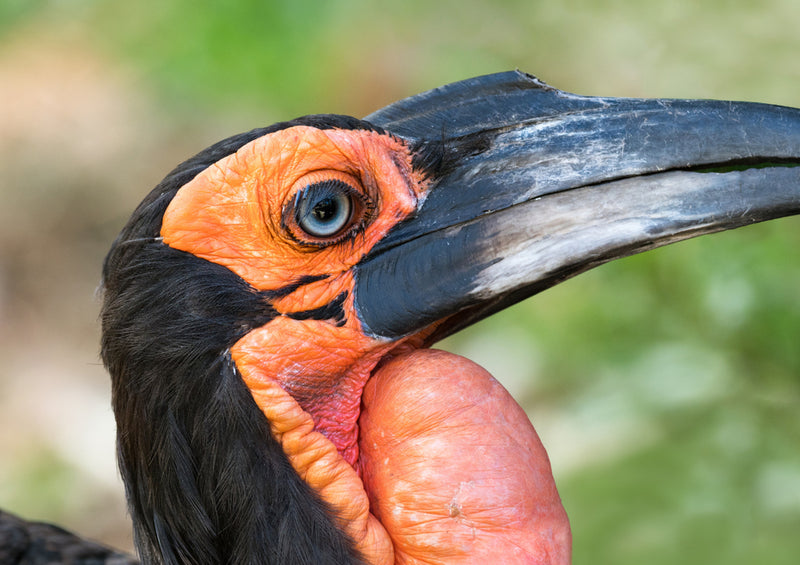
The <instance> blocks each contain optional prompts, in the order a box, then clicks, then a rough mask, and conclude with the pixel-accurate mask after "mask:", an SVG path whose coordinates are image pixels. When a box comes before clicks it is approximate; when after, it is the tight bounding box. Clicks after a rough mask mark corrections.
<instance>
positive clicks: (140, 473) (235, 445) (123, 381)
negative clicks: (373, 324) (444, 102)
mask: <svg viewBox="0 0 800 565" xmlns="http://www.w3.org/2000/svg"><path fill="white" fill-rule="evenodd" d="M292 125H310V126H313V127H318V128H345V129H368V130H372V131H380V130H379V129H378V128H374V127H372V126H371V125H370V124H367V123H366V122H361V121H359V120H356V119H355V118H350V117H346V116H331V115H320V116H307V117H305V118H300V119H298V120H295V121H293V122H284V123H281V124H276V125H274V126H270V127H268V128H261V129H257V130H253V131H251V132H248V133H244V134H241V135H238V136H234V137H231V138H229V139H226V140H224V141H221V142H219V143H217V144H215V145H213V146H212V147H210V148H208V149H206V150H205V151H203V152H201V153H200V154H198V155H197V156H195V157H193V158H191V159H189V160H188V161H186V162H184V163H183V164H181V165H180V166H178V167H177V168H176V169H175V170H173V171H172V172H171V173H170V174H169V175H167V177H166V178H165V179H164V180H163V181H162V182H161V183H160V184H159V185H158V186H157V187H156V188H155V189H154V190H153V191H152V192H151V193H150V194H149V195H148V196H147V197H146V198H145V200H144V201H143V202H142V203H141V204H140V205H139V207H138V208H137V209H136V211H135V212H134V214H133V216H132V217H131V219H130V221H129V222H128V224H127V225H126V226H125V228H124V229H123V230H122V232H121V233H120V235H119V237H118V238H117V240H116V241H115V243H114V245H113V247H112V249H111V251H110V253H109V255H108V257H107V258H106V261H105V264H104V268H103V286H104V306H103V312H102V325H103V337H102V356H103V361H104V363H105V364H106V366H107V368H108V370H109V372H110V374H111V377H112V393H113V406H114V412H115V415H116V418H117V427H118V430H117V437H118V452H119V464H120V470H121V473H122V476H123V479H124V481H125V484H126V492H127V496H128V501H129V506H130V511H131V515H132V518H133V521H134V538H135V542H136V545H137V548H138V550H139V553H140V555H141V558H142V560H143V562H144V563H146V564H156V563H164V564H178V563H192V564H195V565H202V564H209V565H211V564H223V563H237V564H238V563H242V564H244V563H254V564H272V563H276V564H278V563H280V564H294V563H297V564H301V563H302V564H307V563H315V564H316V563H319V564H325V563H331V564H343V563H358V562H360V558H359V556H358V555H357V554H356V552H355V550H354V549H353V547H352V543H351V541H350V540H349V539H348V538H347V537H346V536H345V535H344V534H343V533H342V531H341V530H340V529H339V528H338V527H337V524H336V519H335V517H333V515H332V513H331V512H330V510H329V509H328V508H327V507H326V506H325V505H324V504H323V503H322V502H321V501H320V500H319V499H318V498H317V496H316V495H315V493H314V492H313V491H312V490H311V488H310V487H308V486H307V485H306V484H305V483H304V482H303V481H302V480H301V479H300V478H299V477H298V476H297V474H296V473H295V472H294V470H293V469H292V467H291V465H290V463H289V461H288V459H287V458H286V456H285V454H284V453H283V451H282V449H281V447H280V445H279V444H278V442H277V441H276V440H275V439H274V438H273V437H272V435H271V434H270V428H269V422H268V421H267V420H266V418H265V417H264V415H263V414H262V413H261V411H260V410H259V409H258V407H257V406H256V404H255V401H254V400H253V398H252V396H251V394H250V392H249V390H248V389H247V387H246V385H245V384H244V382H243V381H242V379H241V377H240V375H239V374H238V372H237V370H236V367H235V365H234V363H233V362H232V360H231V357H230V354H229V348H230V347H231V346H232V345H233V344H234V343H236V341H238V340H239V339H240V338H241V337H242V336H244V335H245V334H247V333H248V332H249V331H251V330H253V329H255V328H258V327H260V326H263V325H264V324H266V323H268V322H269V321H270V320H271V319H273V318H274V317H275V316H276V315H277V313H276V312H275V310H274V309H273V308H272V306H271V305H270V300H271V299H274V298H275V296H280V295H281V294H284V292H282V291H281V289H278V290H277V291H272V292H259V291H257V290H255V289H253V288H252V287H251V286H250V285H248V284H247V283H246V282H245V281H244V280H242V279H241V278H240V277H238V276H237V275H236V274H234V273H233V272H232V271H230V270H228V269H227V268H225V267H222V266H220V265H217V264H215V263H211V262H209V261H206V260H203V259H200V258H198V257H196V256H194V255H191V254H189V253H185V252H182V251H178V250H175V249H172V248H170V247H168V246H167V245H165V244H164V243H163V242H162V241H161V240H160V238H159V234H160V230H161V220H162V216H163V214H164V211H165V210H166V208H167V206H168V204H169V202H170V201H171V200H172V198H173V197H174V196H175V194H176V192H177V191H178V190H179V189H180V187H181V186H183V185H184V184H186V183H187V182H188V181H189V180H191V179H192V178H194V176H196V175H197V174H198V173H199V172H201V171H202V170H204V169H205V168H207V167H208V166H210V165H211V164H213V163H215V162H216V161H218V160H220V159H222V158H223V157H225V156H227V155H229V154H231V153H233V152H235V151H237V150H238V149H239V148H240V147H242V146H243V145H244V144H246V143H248V142H250V141H252V140H254V139H256V138H258V137H260V136H262V135H266V134H267V133H270V132H273V131H277V130H279V129H282V128H285V127H289V126H292ZM313 280H318V279H317V278H316V277H303V273H298V277H297V281H298V282H297V286H300V285H302V284H307V282H311V281H313ZM330 310H331V312H330V314H331V315H336V316H338V315H339V312H338V309H337V308H336V305H331V309H330ZM325 314H326V315H327V314H328V312H325Z"/></svg>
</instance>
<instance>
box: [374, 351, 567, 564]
mask: <svg viewBox="0 0 800 565" xmlns="http://www.w3.org/2000/svg"><path fill="white" fill-rule="evenodd" d="M359 427H360V430H361V436H360V441H359V444H360V450H361V459H360V463H361V468H362V479H363V481H364V486H365V488H366V491H367V493H368V495H369V499H370V509H371V512H372V513H373V514H374V515H375V516H376V517H377V518H378V520H379V521H380V522H381V523H382V524H383V527H384V528H385V529H386V531H387V532H388V534H389V536H390V537H391V538H392V541H393V544H394V551H395V563H426V564H427V563H430V564H434V563H437V564H438V563H441V564H445V563H448V564H450V563H485V562H486V560H487V559H491V558H494V559H497V558H498V556H502V562H503V563H531V564H545V563H546V564H567V563H569V562H570V540H571V537H570V529H569V523H568V521H567V516H566V513H565V511H564V508H563V507H562V505H561V501H560V498H559V496H558V492H557V491H556V486H555V482H554V481H553V477H552V473H551V470H550V462H549V460H548V458H547V454H546V452H545V450H544V447H543V446H542V444H541V442H540V441H539V438H538V436H537V435H536V432H535V430H534V428H533V426H532V425H531V423H530V421H529V420H528V418H527V416H526V414H525V412H524V411H523V410H522V408H520V406H519V405H518V404H517V403H516V402H515V401H514V399H513V398H512V397H511V395H509V394H508V392H507V391H506V390H505V389H504V388H503V387H502V386H501V385H500V384H499V383H498V382H497V381H496V380H495V379H494V378H492V376H491V375H490V374H489V373H488V372H486V371H485V370H484V369H483V368H481V367H480V366H478V365H476V364H475V363H473V362H471V361H469V360H468V359H465V358H463V357H460V356H457V355H453V354H450V353H445V352H443V351H436V350H430V349H422V350H416V351H413V352H411V353H407V354H404V355H401V356H399V357H395V358H394V359H392V360H390V361H389V362H387V363H386V364H384V365H383V366H381V367H380V368H379V369H378V371H376V373H375V374H374V375H373V377H372V378H371V379H370V380H369V382H368V383H367V386H366V388H365V390H364V395H363V412H362V414H361V418H360V420H359Z"/></svg>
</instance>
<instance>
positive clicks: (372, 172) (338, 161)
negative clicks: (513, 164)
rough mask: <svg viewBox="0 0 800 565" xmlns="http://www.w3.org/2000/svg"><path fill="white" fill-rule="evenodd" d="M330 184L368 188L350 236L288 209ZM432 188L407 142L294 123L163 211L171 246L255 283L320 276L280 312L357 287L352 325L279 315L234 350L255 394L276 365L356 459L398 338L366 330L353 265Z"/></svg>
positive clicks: (270, 287) (280, 377) (279, 305)
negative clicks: (363, 423)
mask: <svg viewBox="0 0 800 565" xmlns="http://www.w3.org/2000/svg"><path fill="white" fill-rule="evenodd" d="M331 179H333V180H341V181H343V182H346V183H347V184H348V185H349V186H351V187H352V188H354V189H355V190H356V191H358V192H359V198H360V201H359V202H358V206H359V209H358V210H356V214H358V215H360V217H356V218H355V219H354V225H353V229H352V230H351V233H350V235H349V236H348V237H346V238H344V239H341V240H333V241H325V240H320V239H318V238H314V237H312V236H309V235H307V234H304V233H303V232H302V230H301V229H300V228H299V227H298V226H297V225H295V222H294V218H293V217H292V216H291V214H288V215H287V213H286V211H287V209H290V208H291V205H292V202H293V199H295V198H296V196H297V194H298V192H299V191H301V190H303V189H304V188H305V187H306V186H308V185H309V184H313V183H315V182H320V181H324V180H331ZM423 191H424V183H423V182H422V181H421V179H420V178H419V177H418V175H417V174H415V173H414V171H413V170H412V167H411V155H410V154H409V151H408V149H407V147H406V146H405V145H404V144H403V143H402V142H401V141H399V140H397V139H394V138H392V137H390V136H388V135H382V134H378V133H375V132H370V131H361V130H338V129H329V130H320V129H316V128H313V127H308V126H295V127H291V128H288V129H284V130H280V131H277V132H275V133H271V134H268V135H265V136H263V137H260V138H258V139H256V140H254V141H252V142H250V143H248V144H247V145H245V146H244V147H242V148H241V149H240V150H239V151H237V152H236V153H234V154H232V155H230V156H229V157H226V158H225V159H222V160H220V161H219V162H218V163H216V164H215V165H214V166H212V167H210V168H208V169H206V170H205V171H203V172H202V173H200V174H199V175H198V176H197V177H195V178H194V179H193V180H192V181H191V182H189V183H187V184H186V185H185V186H184V187H182V188H181V190H179V191H178V193H177V195H176V196H175V198H174V199H173V201H172V202H171V203H170V205H169V207H168V208H167V211H166V213H165V214H164V220H163V224H162V229H161V235H162V237H163V239H164V242H165V243H166V244H167V245H170V246H171V247H174V248H176V249H180V250H182V251H188V252H189V253H192V254H194V255H197V256H198V257H201V258H203V259H207V260H209V261H213V262H215V263H218V264H221V265H224V266H225V267H227V268H229V269H230V270H232V271H233V272H235V273H236V274H238V275H239V276H240V277H241V278H242V279H244V280H245V281H247V282H248V283H250V285H252V286H253V288H255V289H258V290H263V291H275V292H279V291H281V289H285V288H287V287H291V286H292V285H293V284H295V283H297V281H298V273H300V274H302V276H304V277H318V278H321V280H317V281H316V282H312V283H309V284H304V285H302V286H300V287H299V288H297V289H296V290H294V291H293V292H290V293H288V294H286V295H285V296H278V297H277V298H276V299H274V300H273V301H272V306H273V307H274V308H275V309H276V310H277V311H278V312H279V313H280V314H284V315H286V314H292V313H297V312H304V311H307V310H312V309H315V308H319V307H322V306H324V305H326V304H328V303H330V302H331V301H332V300H334V299H335V298H336V297H337V296H340V295H341V293H343V292H344V293H347V295H346V296H347V297H346V299H345V302H344V304H343V309H344V312H345V319H346V321H345V322H344V325H341V326H339V325H337V323H332V322H334V321H333V320H331V321H324V320H323V321H320V320H295V319H291V318H289V317H285V316H280V317H278V318H276V319H275V320H273V321H272V322H270V323H268V324H267V325H265V326H264V327H262V328H260V329H257V330H255V331H253V332H250V333H249V334H248V335H247V336H245V337H244V338H242V339H241V340H240V341H239V342H238V343H237V344H236V346H235V347H234V348H233V350H232V352H231V353H232V355H233V359H234V361H235V362H236V365H237V367H238V368H239V371H240V372H241V373H242V375H243V377H244V378H245V382H246V383H247V385H248V386H249V387H250V388H251V390H256V389H258V387H259V386H261V385H262V383H260V382H259V379H257V378H255V377H251V375H252V374H254V372H253V371H250V370H248V366H250V365H254V364H255V365H260V366H264V367H269V370H270V373H269V378H271V379H275V380H276V381H277V382H279V383H280V385H281V386H282V387H283V388H284V390H286V391H287V392H289V393H290V394H291V395H292V396H293V397H294V398H295V399H296V400H297V401H298V402H299V403H300V405H301V406H302V407H303V408H304V409H305V410H307V411H308V412H309V413H310V414H311V415H312V417H313V419H314V422H315V423H316V425H317V429H318V430H320V431H322V432H323V433H324V434H325V435H326V436H327V437H328V438H329V439H330V440H331V441H333V443H334V444H335V445H336V447H337V449H338V450H339V451H340V452H341V453H342V455H343V456H344V457H345V459H346V460H347V461H348V462H350V463H351V464H353V465H355V462H356V460H357V457H358V445H357V441H356V440H357V436H358V429H357V419H358V414H359V411H360V408H359V405H360V399H361V390H362V388H363V386H364V383H365V382H366V379H367V378H368V377H369V373H370V371H371V370H372V368H373V367H374V366H375V364H376V363H377V362H378V360H379V359H380V357H381V356H383V355H384V354H385V353H386V352H387V351H388V350H389V349H390V348H391V347H393V346H394V345H396V344H392V343H387V342H385V341H382V340H376V339H373V338H370V337H367V336H365V335H364V333H363V332H362V330H361V326H360V323H359V321H358V318H357V316H356V315H355V312H354V311H353V305H352V291H353V277H352V272H351V268H352V267H353V266H354V265H355V264H356V263H357V262H358V261H359V260H360V259H361V258H362V257H363V255H364V254H365V253H367V252H368V251H369V250H370V249H371V248H372V247H373V246H374V245H375V243H377V242H378V241H379V240H380V239H381V238H382V237H383V236H384V235H385V234H386V232H387V231H388V230H389V228H391V227H392V226H393V225H395V224H396V223H397V222H398V221H400V220H401V219H403V218H405V217H406V216H407V215H408V214H410V213H411V212H412V211H413V210H415V208H416V205H417V201H418V199H419V198H420V197H421V196H422V195H423ZM323 277H324V278H323ZM260 378H261V377H260Z"/></svg>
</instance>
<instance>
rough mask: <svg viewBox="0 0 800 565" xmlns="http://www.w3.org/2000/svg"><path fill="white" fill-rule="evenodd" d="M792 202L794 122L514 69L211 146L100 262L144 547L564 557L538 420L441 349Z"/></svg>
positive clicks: (267, 553) (168, 551)
mask: <svg viewBox="0 0 800 565" xmlns="http://www.w3.org/2000/svg"><path fill="white" fill-rule="evenodd" d="M798 212H800V110H794V109H790V108H778V107H773V106H764V105H757V104H744V103H728V102H710V101H668V100H627V99H609V98H588V97H580V96H575V95H571V94H567V93H563V92H560V91H557V90H555V89H552V88H550V87H548V86H546V85H544V84H543V83H541V82H540V81H538V80H536V79H534V78H533V77H530V76H528V75H525V74H523V73H518V72H515V73H501V74H498V75H490V76H487V77H478V78H475V79H470V80H468V81H463V82H461V83H455V84H453V85H448V86H445V87H442V88H441V89H437V90H435V91H431V92H428V93H424V94H421V95H418V96H416V97H412V98H410V99H407V100H403V101H400V102H398V103H395V104H392V105H390V106H388V107H386V108H384V109H383V110H380V111H378V112H376V113H374V114H372V115H371V116H368V117H367V118H366V119H365V120H356V119H354V118H348V117H343V116H327V115H322V116H309V117H305V118H300V119H298V120H295V121H292V122H285V123H281V124H277V125H275V126H271V127H269V128H263V129H260V130H253V131H252V132H249V133H247V134H242V135H240V136H236V137H233V138H230V139H228V140H225V141H223V142H220V143H219V144H217V145H215V146H212V147H211V148H209V149H208V150H206V151H204V152H202V153H200V154H199V155H198V156H196V157H194V158H192V159H190V160H189V161H187V162H185V163H184V164H182V165H181V166H179V167H178V168H176V169H175V170H174V171H173V172H172V173H170V174H169V175H168V176H167V177H166V178H165V179H164V181H162V183H161V184H160V185H159V186H157V187H156V188H155V189H154V190H153V191H152V192H151V194H150V195H149V196H148V197H147V198H146V199H145V201H144V202H143V203H142V205H140V207H139V208H138V209H137V210H136V212H134V215H133V217H132V218H131V220H130V221H129V223H128V225H127V226H126V227H125V228H124V229H123V231H122V233H121V234H120V236H119V238H118V239H117V241H116V242H115V244H114V246H113V248H112V250H111V252H110V254H109V256H108V258H107V260H106V264H105V269H104V300H105V303H104V308H103V359H104V362H105V363H106V365H107V367H108V369H109V372H110V373H111V377H112V383H113V397H114V398H113V403H114V410H115V414H116V417H117V422H118V443H119V459H120V468H121V470H122V474H123V478H124V480H125V482H126V489H127V494H128V499H129V503H130V508H131V514H132V518H133V520H134V523H135V532H136V542H137V546H138V548H139V551H140V553H141V556H142V559H143V560H144V561H145V562H146V563H186V562H190V563H209V564H211V563H227V562H258V563H282V564H286V563H309V562H313V563H349V562H352V563H358V562H369V563H394V562H406V561H404V560H414V559H420V560H423V559H425V558H430V559H431V561H430V562H442V563H454V562H475V561H477V560H479V559H486V558H495V559H497V558H502V559H503V562H509V563H513V562H519V563H552V564H557V563H568V562H569V559H570V557H569V555H570V541H569V537H570V536H569V524H568V522H567V519H566V514H565V513H564V511H563V508H562V507H561V503H560V500H559V498H558V493H557V491H556V489H555V484H554V482H553V479H552V475H551V473H550V467H549V463H548V461H547V456H546V454H545V453H544V450H543V448H541V445H540V444H539V440H538V437H537V436H536V433H535V432H534V431H533V428H532V427H530V424H529V423H528V422H527V418H525V417H524V413H522V412H521V410H520V409H519V407H518V406H516V404H515V403H514V402H513V400H512V399H511V398H510V397H509V396H508V395H507V393H505V392H504V391H502V390H501V389H498V388H497V386H496V383H494V381H493V380H492V379H491V377H490V376H488V375H487V374H485V372H481V371H480V370H478V369H476V368H475V367H474V366H472V365H469V364H467V363H466V362H464V361H463V360H460V359H458V358H454V357H452V356H448V355H446V354H442V353H439V352H434V351H432V350H428V349H424V348H425V347H426V346H427V345H430V344H431V343H433V342H435V341H436V340H437V339H439V338H441V337H443V336H445V335H448V334H450V333H452V332H454V331H457V330H458V329H461V328H463V327H465V326H467V325H469V324H472V323H474V322H475V321H477V320H479V319H482V318H484V317H486V316H487V315H490V314H491V313H493V312H496V311H498V310H499V309H502V308H505V307H506V306H509V305H510V304H513V303H514V302H516V301H519V300H521V299H523V298H525V297H527V296H530V295H532V294H534V293H536V292H538V291H541V290H543V289H545V288H548V287H550V286H552V285H554V284H557V283H559V282H561V281H563V280H565V279H566V278H569V277H571V276H574V275H575V274H578V273H580V272H582V271H585V270H587V269H589V268H591V267H594V266H597V265H600V264H602V263H604V262H607V261H610V260H612V259H615V258H618V257H622V256H625V255H629V254H632V253H636V252H639V251H643V250H646V249H650V248H653V247H657V246H659V245H665V244H667V243H671V242H673V241H678V240H680V239H685V238H688V237H693V236H696V235H701V234H703V233H709V232H712V231H718V230H722V229H729V228H733V227H737V226H740V225H745V224H748V223H753V222H756V221H761V220H766V219H770V218H775V217H780V216H784V215H789V214H796V213H798ZM430 376H433V377H436V378H433V379H430V378H426V377H430ZM454 392H455V393H456V394H453V393H454ZM478 399H480V400H481V401H479V400H478ZM476 406H480V407H481V408H479V409H476V408H475V407H476ZM476 410H477V411H476ZM475 414H477V415H478V416H479V417H473V416H474V415H475ZM503 416H507V418H504V417H503ZM523 453H525V454H526V455H524V456H523V455H521V454H523ZM515 455H518V456H517V457H515ZM512 460H513V461H516V463H518V464H517V465H516V466H514V465H509V466H506V465H502V468H498V467H497V466H496V465H494V463H496V462H498V461H512ZM520 462H521V463H520ZM450 464H453V465H454V467H453V468H450V467H448V465H450ZM443 470H444V471H443ZM451 471H452V472H451ZM456 471H457V472H456ZM530 475H534V476H535V477H536V480H528V479H529V476H530ZM490 479H491V480H490ZM409 485H413V488H409ZM465 485H470V488H471V489H472V490H469V489H466V487H465ZM475 485H477V486H475ZM421 493H425V494H431V495H432V496H431V497H426V496H421ZM520 499H522V500H525V501H536V504H517V501H518V500H520ZM442 500H445V501H446V504H443V503H442ZM432 524H433V525H432ZM456 525H457V526H458V527H455V526H456ZM451 526H453V527H451ZM462 527H463V529H459V528H462ZM498 532H500V534H498ZM487 540H491V541H487ZM498 540H499V541H498ZM521 540H522V541H521ZM433 548H435V551H434V550H433ZM425 552H428V553H425ZM437 559H438V561H437Z"/></svg>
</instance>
